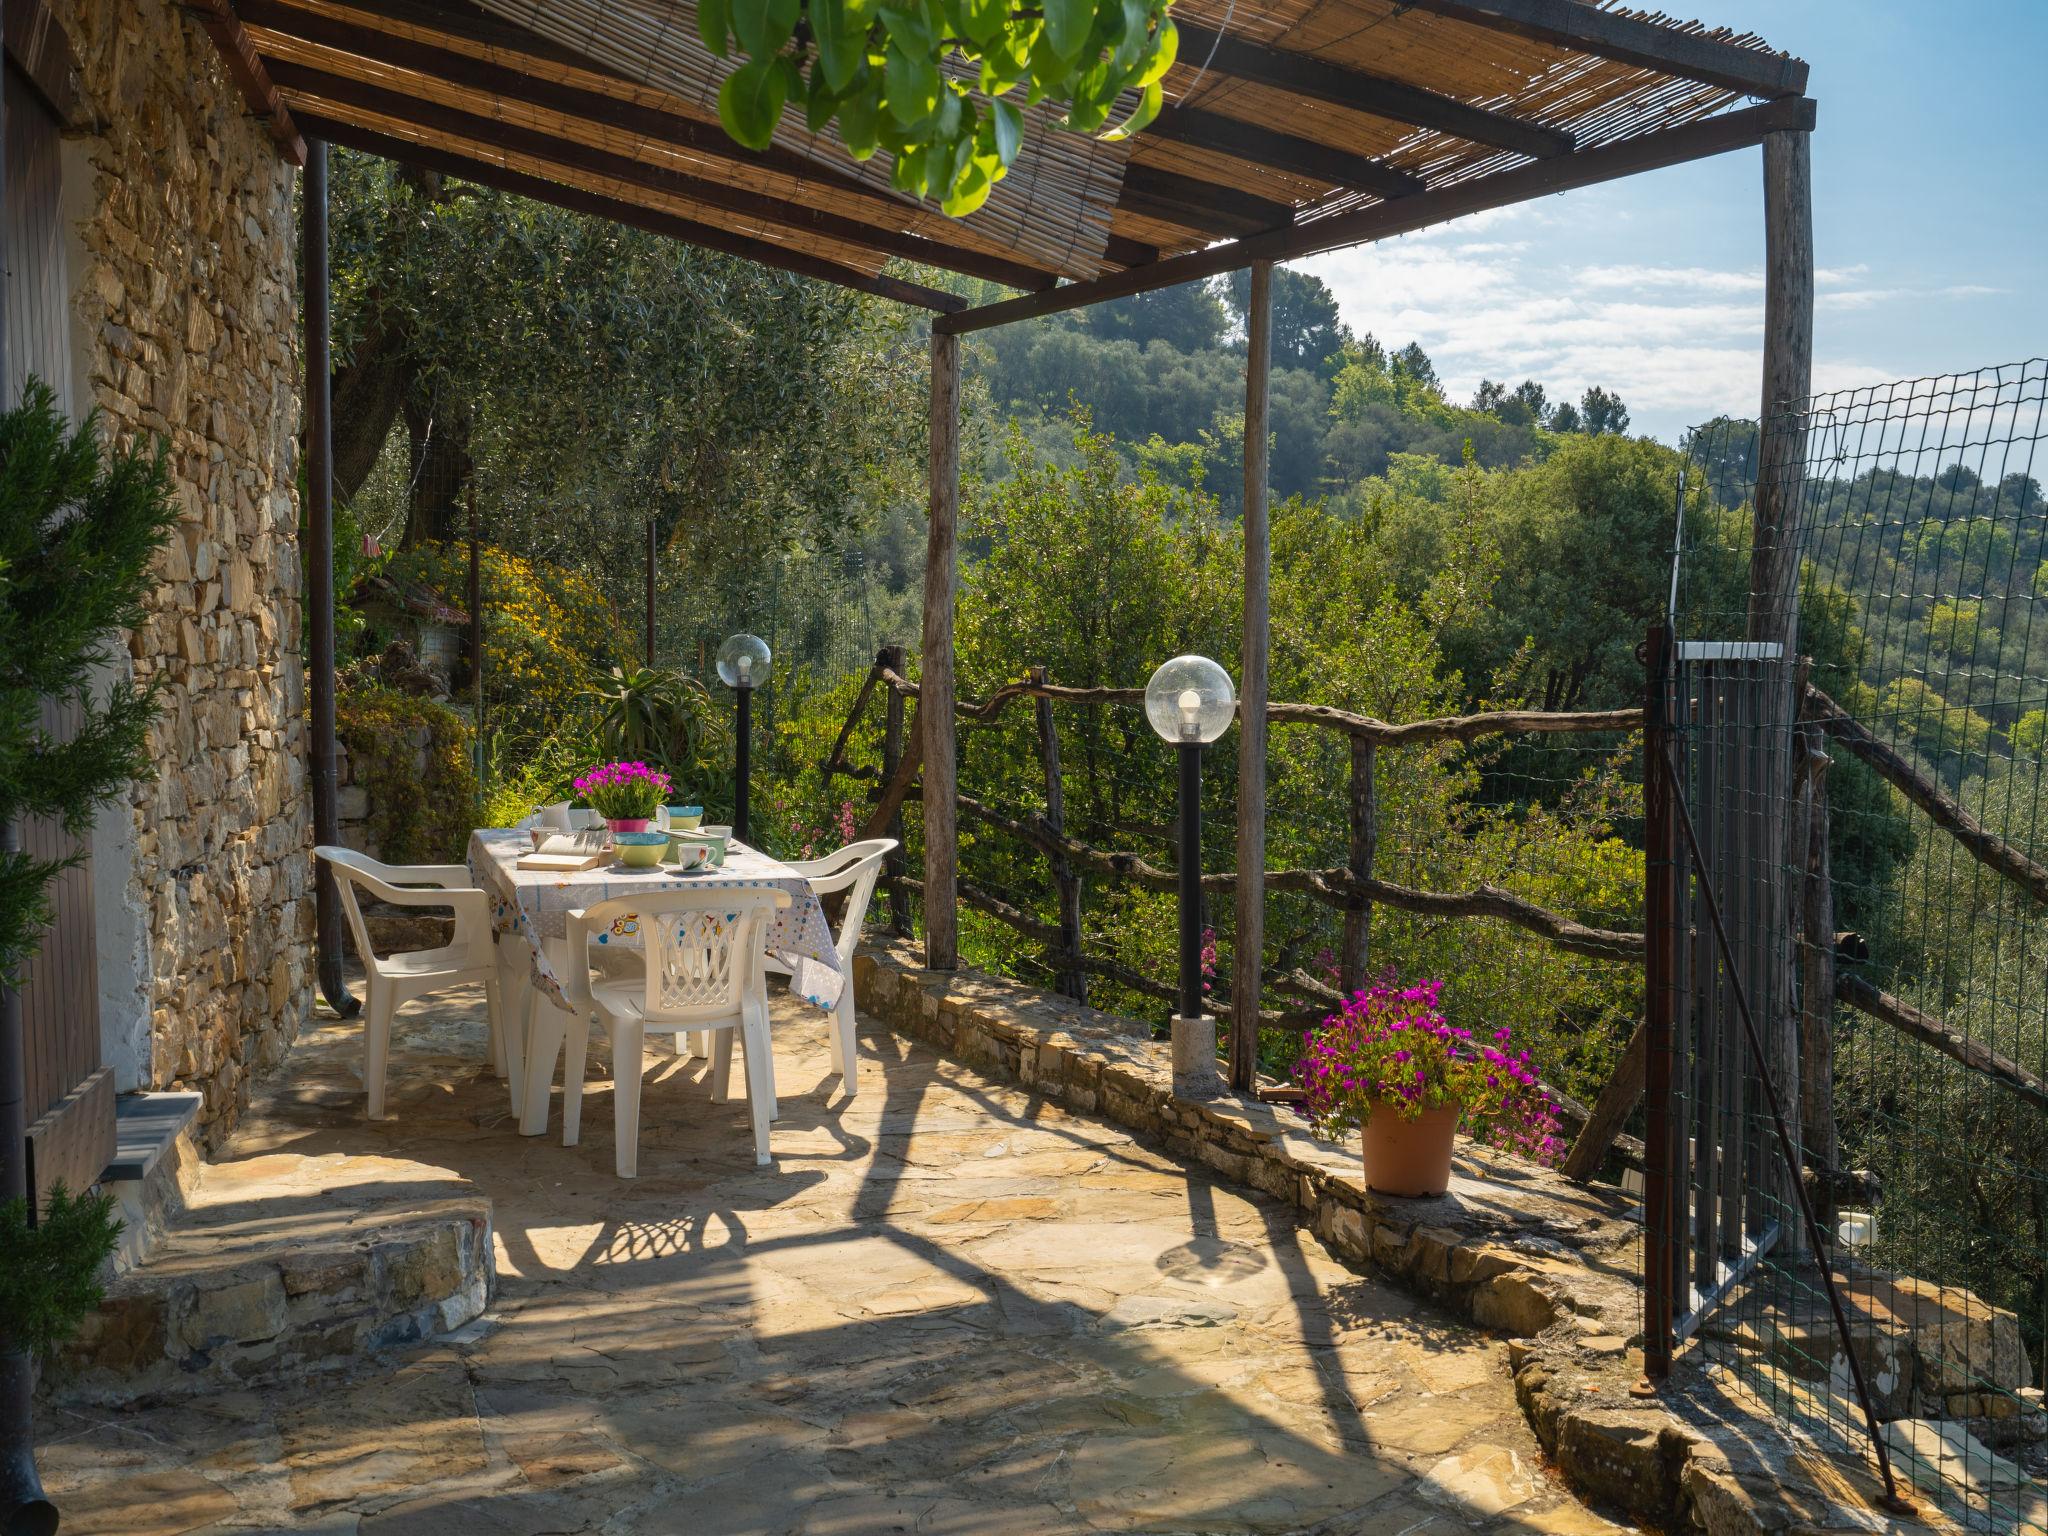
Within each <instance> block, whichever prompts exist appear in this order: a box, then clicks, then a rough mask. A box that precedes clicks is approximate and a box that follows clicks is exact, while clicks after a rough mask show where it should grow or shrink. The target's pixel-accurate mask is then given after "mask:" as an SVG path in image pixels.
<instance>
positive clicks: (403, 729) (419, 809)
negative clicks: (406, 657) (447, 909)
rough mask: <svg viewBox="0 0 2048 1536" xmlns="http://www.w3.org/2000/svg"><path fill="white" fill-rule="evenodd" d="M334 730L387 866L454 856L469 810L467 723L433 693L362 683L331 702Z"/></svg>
mask: <svg viewBox="0 0 2048 1536" xmlns="http://www.w3.org/2000/svg"><path fill="white" fill-rule="evenodd" d="M334 731H335V736H336V737H337V738H338V739H339V740H340V742H341V743H342V745H343V746H345V747H347V748H348V761H349V769H350V772H351V773H352V774H353V775H354V778H355V782H356V783H357V784H358V785H359V786H361V787H362V788H363V789H364V790H365V791H366V792H367V793H368V795H369V801H370V838H371V841H372V842H373V843H374V844H375V845H376V848H377V851H378V854H379V856H380V857H382V858H383V859H384V860H385V861H386V862H388V863H392V864H447V863H451V862H454V861H456V860H459V859H460V858H461V857H462V854H463V849H464V848H465V847H466V846H467V844H468V842H469V828H470V824H471V822H472V820H473V819H474V816H475V810H476V773H475V769H474V767H473V766H472V764H471V761H470V728H469V723H468V722H467V721H465V720H464V719H463V718H462V716H460V715H458V714H456V713H455V711H454V710H452V709H450V708H449V707H448V706H447V705H445V704H438V703H436V702H434V701H433V700H432V699H423V698H420V697H419V696H417V695H415V694H410V693H401V692H398V691H397V690H395V689H391V688H362V689H356V690H352V691H351V692H348V693H344V694H342V695H341V696H340V697H338V698H337V699H336V700H335V701H334ZM422 764H424V768H422Z"/></svg>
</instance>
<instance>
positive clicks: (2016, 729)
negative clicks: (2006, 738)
mask: <svg viewBox="0 0 2048 1536" xmlns="http://www.w3.org/2000/svg"><path fill="white" fill-rule="evenodd" d="M2012 753H2013V756H2014V757H2040V756H2041V755H2043V754H2044V753H2048V709H2030V710H2028V711H2027V712H2026V713H2025V714H2023V715H2021V716H2020V717H2019V719H2018V720H2016V721H2015V722H2014V723H2013V728H2012Z"/></svg>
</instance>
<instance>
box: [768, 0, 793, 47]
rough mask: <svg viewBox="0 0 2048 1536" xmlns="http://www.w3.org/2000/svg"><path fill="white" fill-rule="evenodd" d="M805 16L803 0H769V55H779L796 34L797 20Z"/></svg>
mask: <svg viewBox="0 0 2048 1536" xmlns="http://www.w3.org/2000/svg"><path fill="white" fill-rule="evenodd" d="M802 14H803V0H768V31H767V47H766V48H765V49H764V50H763V51H764V52H767V53H779V52H780V51H781V50H782V46H783V44H785V43H787V42H788V41H789V40H790V38H791V36H792V35H794V34H795V32H796V23H797V18H798V17H799V16H800V15H802Z"/></svg>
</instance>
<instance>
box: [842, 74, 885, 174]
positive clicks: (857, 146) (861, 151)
mask: <svg viewBox="0 0 2048 1536" xmlns="http://www.w3.org/2000/svg"><path fill="white" fill-rule="evenodd" d="M877 126H878V114H877V111H876V106H875V93H874V91H873V90H872V89H863V90H857V91H854V92H853V93H852V94H851V95H848V96H846V97H845V98H843V99H842V100H841V101H840V103H839V138H840V140H841V142H842V143H844V144H845V145H846V152H847V153H848V154H849V155H851V156H853V158H854V159H856V160H865V159H867V158H868V157H869V156H870V155H872V154H874V152H875V149H876V147H877V145H878V144H879V143H880V138H879V136H878V135H877V133H876V128H877Z"/></svg>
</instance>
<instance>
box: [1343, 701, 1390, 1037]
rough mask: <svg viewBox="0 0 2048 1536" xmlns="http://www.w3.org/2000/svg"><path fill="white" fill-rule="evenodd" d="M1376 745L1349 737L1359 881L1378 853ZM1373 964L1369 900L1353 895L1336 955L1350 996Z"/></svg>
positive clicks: (1353, 858) (1366, 877)
mask: <svg viewBox="0 0 2048 1536" xmlns="http://www.w3.org/2000/svg"><path fill="white" fill-rule="evenodd" d="M1378 762H1379V747H1378V746H1377V745H1375V744H1374V742H1373V741H1372V740H1371V739H1370V738H1369V737H1365V736H1353V737H1352V738H1351V873H1352V874H1354V875H1356V876H1358V878H1359V879H1361V880H1370V879H1371V878H1372V867H1373V861H1374V859H1375V857H1376V856H1377V854H1378V852H1379V841H1380V812H1379V798H1378V796H1377V795H1376V794H1375V793H1374V791H1373V773H1374V771H1375V769H1376V768H1377V767H1378ZM1371 964H1372V901H1371V899H1370V898H1369V897H1365V896H1353V897H1352V898H1351V899H1350V900H1349V901H1348V902H1346V903H1345V906H1344V950H1343V953H1342V955H1340V956H1339V957H1338V965H1337V969H1338V978H1339V982H1340V984H1341V988H1342V990H1343V992H1344V995H1345V996H1347V997H1349V996H1350V995H1351V994H1352V993H1354V992H1356V991H1357V990H1358V989H1359V988H1360V987H1362V986H1364V985H1365V978H1366V973H1367V970H1368V969H1369V967H1370V966H1371Z"/></svg>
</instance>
